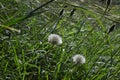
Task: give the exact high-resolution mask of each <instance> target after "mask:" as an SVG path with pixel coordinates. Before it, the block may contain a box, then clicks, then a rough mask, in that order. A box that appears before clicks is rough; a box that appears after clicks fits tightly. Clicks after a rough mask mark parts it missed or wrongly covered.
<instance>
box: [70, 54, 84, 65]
mask: <svg viewBox="0 0 120 80" xmlns="http://www.w3.org/2000/svg"><path fill="white" fill-rule="evenodd" d="M72 59H73V62H75V63H76V64H83V63H85V61H86V60H85V57H84V56H83V55H80V54H76V55H74V56H73V57H72Z"/></svg>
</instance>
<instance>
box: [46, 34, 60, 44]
mask: <svg viewBox="0 0 120 80" xmlns="http://www.w3.org/2000/svg"><path fill="white" fill-rule="evenodd" d="M48 42H50V43H52V44H55V45H60V44H62V38H61V37H60V36H59V35H57V34H50V35H49V36H48Z"/></svg>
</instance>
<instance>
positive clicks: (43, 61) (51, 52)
mask: <svg viewBox="0 0 120 80" xmlns="http://www.w3.org/2000/svg"><path fill="white" fill-rule="evenodd" d="M31 2H32V3H31ZM31 2H30V1H29V0H26V1H22V2H16V0H15V1H14V0H13V1H9V0H2V1H1V2H0V8H1V11H0V62H1V63H0V80H119V79H120V77H119V76H120V67H119V66H120V63H119V61H120V45H119V44H120V33H119V31H120V29H119V27H117V28H116V29H115V30H114V31H112V32H111V33H110V34H107V33H106V31H108V29H109V28H110V27H111V25H112V24H113V23H114V22H113V21H111V20H108V19H106V18H101V16H102V14H100V13H97V12H96V9H91V7H89V5H90V4H89V5H87V4H88V3H86V4H82V6H79V5H78V6H76V5H75V6H74V4H71V3H69V2H66V0H65V1H61V0H60V1H54V2H52V3H50V4H48V5H46V6H45V7H44V8H41V9H39V10H38V13H39V12H40V13H39V14H37V13H36V14H35V15H34V16H32V17H30V18H28V19H25V20H22V18H24V16H25V15H26V14H27V13H28V12H30V11H31V10H33V9H35V8H36V7H38V6H39V5H41V4H43V3H45V2H47V1H44V0H38V1H37V0H36V1H34V0H31ZM74 3H75V2H74ZM12 4H15V5H12ZM64 5H68V7H67V8H64ZM84 5H85V6H84ZM91 6H92V5H91ZM62 8H64V12H63V14H62V18H61V19H60V17H59V12H60V11H61V9H62ZM73 8H76V9H77V10H76V11H75V13H74V14H73V16H72V17H70V16H69V15H70V13H71V10H72V9H73ZM115 10H117V9H114V10H112V11H113V12H112V11H111V13H109V14H110V15H114V11H115ZM41 11H42V13H41ZM44 11H45V12H44ZM103 12H104V11H103ZM117 13H119V11H118V12H115V15H118V14H117ZM106 17H108V18H110V19H111V18H112V17H110V16H106ZM113 20H116V18H115V19H113ZM117 26H119V24H118V23H117ZM17 30H20V31H21V32H20V33H18V31H17ZM51 33H55V34H59V35H60V36H61V37H62V39H63V44H62V45H60V46H56V45H52V44H50V43H49V42H48V36H49V35H50V34H51ZM75 54H82V55H84V56H85V58H86V63H85V64H75V63H74V62H73V61H72V56H73V55H75Z"/></svg>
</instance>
